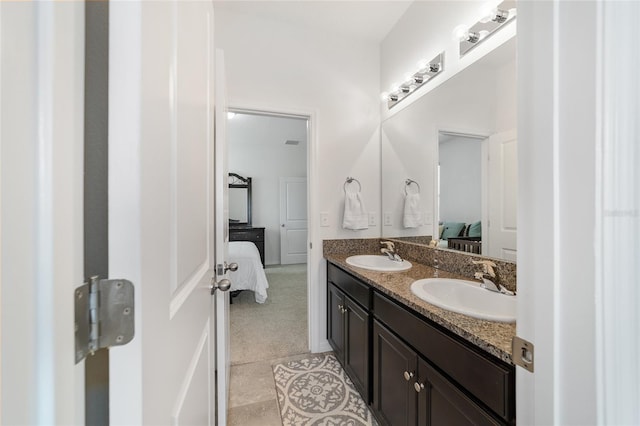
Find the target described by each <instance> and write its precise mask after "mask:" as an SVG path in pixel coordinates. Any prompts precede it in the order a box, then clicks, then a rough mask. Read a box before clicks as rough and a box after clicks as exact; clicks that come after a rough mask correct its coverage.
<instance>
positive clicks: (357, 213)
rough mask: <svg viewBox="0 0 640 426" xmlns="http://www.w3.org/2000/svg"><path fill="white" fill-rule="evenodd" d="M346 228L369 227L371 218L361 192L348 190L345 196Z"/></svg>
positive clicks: (343, 223)
mask: <svg viewBox="0 0 640 426" xmlns="http://www.w3.org/2000/svg"><path fill="white" fill-rule="evenodd" d="M342 227H343V228H344V229H353V230H358V229H368V228H369V219H368V214H367V209H366V208H365V207H364V203H363V202H362V197H361V196H360V193H359V192H347V193H346V194H345V197H344V218H343V219H342Z"/></svg>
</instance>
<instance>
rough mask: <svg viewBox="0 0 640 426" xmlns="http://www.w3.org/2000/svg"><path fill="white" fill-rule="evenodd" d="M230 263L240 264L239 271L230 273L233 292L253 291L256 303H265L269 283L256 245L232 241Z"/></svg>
mask: <svg viewBox="0 0 640 426" xmlns="http://www.w3.org/2000/svg"><path fill="white" fill-rule="evenodd" d="M229 262H230V263H233V262H235V263H237V264H238V270H237V271H235V272H229V280H230V281H231V289H230V290H231V292H236V291H238V292H239V291H242V290H251V291H253V292H254V294H255V299H256V302H257V303H264V302H265V301H266V300H267V289H268V288H269V282H268V281H267V276H266V275H265V273H264V269H263V267H262V262H261V260H260V253H259V252H258V248H257V247H256V245H255V244H254V243H252V242H249V241H230V242H229ZM232 294H233V293H232ZM235 294H237V293H235Z"/></svg>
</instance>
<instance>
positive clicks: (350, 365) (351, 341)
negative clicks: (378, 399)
mask: <svg viewBox="0 0 640 426" xmlns="http://www.w3.org/2000/svg"><path fill="white" fill-rule="evenodd" d="M327 287H328V290H327V306H328V310H327V338H328V340H329V344H330V345H331V347H332V348H333V350H334V352H335V354H336V357H337V358H338V360H339V361H340V362H341V363H342V365H343V367H344V369H345V371H346V372H347V374H348V375H349V377H350V378H351V380H352V381H353V383H354V385H355V387H356V389H357V390H358V392H360V394H361V395H362V396H363V397H364V399H365V401H367V402H368V401H369V377H370V372H369V366H370V362H369V360H370V356H369V342H370V337H369V336H370V333H369V328H370V324H369V323H370V321H369V306H370V296H369V289H368V288H366V286H364V285H363V284H361V283H359V282H357V281H356V280H355V279H354V278H353V277H351V276H350V275H348V274H346V273H345V272H343V271H340V270H339V269H335V270H333V271H331V273H330V274H329V283H328V286H327Z"/></svg>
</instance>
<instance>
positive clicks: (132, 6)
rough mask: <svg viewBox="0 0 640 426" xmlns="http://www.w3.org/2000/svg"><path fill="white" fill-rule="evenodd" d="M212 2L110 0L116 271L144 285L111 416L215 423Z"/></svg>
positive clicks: (112, 251)
mask: <svg viewBox="0 0 640 426" xmlns="http://www.w3.org/2000/svg"><path fill="white" fill-rule="evenodd" d="M213 22H214V19H213V7H212V3H210V2H180V1H164V2H112V3H111V4H110V22H109V25H110V55H109V71H110V78H109V82H110V87H109V95H110V105H109V273H110V276H112V277H124V278H128V279H130V280H131V281H132V282H133V283H134V285H135V289H136V294H135V296H136V305H135V307H136V311H135V314H136V335H135V338H134V339H133V341H132V342H131V343H129V344H128V345H127V346H123V347H121V348H117V350H115V349H114V350H112V351H111V364H110V372H111V377H110V379H111V381H110V385H111V386H110V420H111V424H114V425H118V424H121V425H124V424H126V425H131V424H139V425H143V424H144V425H151V424H154V425H155V424H158V425H160V424H174V425H182V424H190V425H212V424H214V423H215V399H216V398H215V381H214V379H215V378H214V370H215V369H214V358H215V357H214V351H213V350H212V348H213V345H214V338H215V337H214V329H215V327H216V324H215V317H213V316H212V315H211V313H212V308H213V307H212V303H213V300H214V298H213V297H212V296H211V291H210V283H211V280H212V278H213V277H214V267H215V261H216V244H215V238H216V235H215V223H214V218H215V210H216V209H215V206H214V202H215V200H214V198H215V197H214V169H215V161H216V160H215V153H214V74H215V69H214V64H215V60H214V54H215V50H214V44H213Z"/></svg>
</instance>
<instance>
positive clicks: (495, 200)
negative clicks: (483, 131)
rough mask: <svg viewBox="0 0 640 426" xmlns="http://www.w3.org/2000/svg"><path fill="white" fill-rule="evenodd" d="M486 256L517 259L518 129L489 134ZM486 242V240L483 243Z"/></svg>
mask: <svg viewBox="0 0 640 426" xmlns="http://www.w3.org/2000/svg"><path fill="white" fill-rule="evenodd" d="M487 170H488V172H487V173H488V179H489V185H488V198H489V201H488V209H489V223H488V228H489V229H488V238H487V240H486V246H487V249H488V251H486V252H485V253H484V254H485V255H487V256H492V257H498V258H501V259H509V260H513V261H515V260H516V253H517V247H516V235H517V227H518V217H517V216H518V215H517V213H518V204H517V199H518V151H517V139H516V131H515V130H511V131H507V132H503V133H497V134H495V135H492V136H491V137H490V138H489V166H488V167H487ZM484 244H485V242H484V241H483V245H484Z"/></svg>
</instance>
